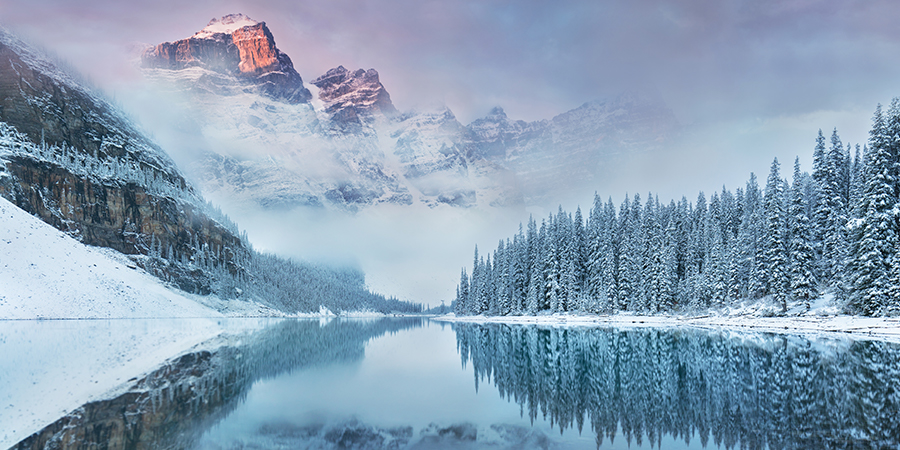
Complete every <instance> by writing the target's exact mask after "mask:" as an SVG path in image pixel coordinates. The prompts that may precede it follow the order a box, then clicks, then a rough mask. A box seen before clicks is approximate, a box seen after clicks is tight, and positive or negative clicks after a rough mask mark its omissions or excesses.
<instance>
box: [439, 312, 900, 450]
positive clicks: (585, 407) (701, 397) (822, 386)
mask: <svg viewBox="0 0 900 450" xmlns="http://www.w3.org/2000/svg"><path fill="white" fill-rule="evenodd" d="M454 329H455V331H456V333H457V334H456V335H457V346H458V350H459V352H460V355H461V358H462V361H463V365H464V366H465V365H466V364H467V363H471V365H472V366H473V368H474V372H475V384H476V389H477V386H478V383H479V382H481V383H483V382H484V381H485V380H488V381H489V382H491V383H493V384H494V385H496V387H497V389H498V390H499V391H500V394H501V395H502V396H504V397H505V398H507V399H510V400H512V401H514V402H516V403H518V404H519V405H520V406H521V408H522V410H523V414H525V415H527V416H528V417H530V418H531V419H532V421H534V420H535V419H537V418H543V419H549V420H550V421H552V423H553V424H554V425H555V426H556V427H558V428H559V429H560V430H564V429H566V428H570V427H577V429H578V430H579V432H580V431H581V430H582V428H583V427H584V425H585V423H588V424H590V426H591V428H592V430H593V431H594V432H595V433H596V443H597V445H598V446H600V445H602V444H603V442H604V439H609V440H613V439H614V438H615V437H616V436H617V435H621V436H624V439H626V440H627V442H628V444H629V446H630V445H631V443H632V442H634V443H635V444H637V445H642V444H643V443H644V442H648V443H650V444H651V445H654V446H657V447H659V446H661V444H662V441H663V437H664V436H671V437H674V438H675V439H676V440H682V441H684V442H685V443H688V444H689V443H690V442H691V440H692V439H699V440H700V441H701V444H702V445H703V446H704V447H706V446H707V444H708V443H709V440H710V438H712V442H714V443H715V445H717V446H720V447H721V446H724V447H726V448H742V449H744V448H746V449H762V448H772V449H783V448H897V447H898V445H900V390H898V387H900V346H898V345H896V344H889V343H883V342H872V341H849V340H847V341H844V340H828V341H815V342H814V341H810V340H806V339H803V338H799V337H789V336H782V335H763V334H728V333H709V332H706V331H699V330H653V329H635V330H611V329H593V328H590V329H589V328H568V329H567V328H540V327H535V326H515V325H513V326H510V325H502V324H488V325H476V324H455V325H454ZM619 439H621V438H619Z"/></svg>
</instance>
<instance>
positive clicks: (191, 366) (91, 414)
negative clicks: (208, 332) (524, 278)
mask: <svg viewBox="0 0 900 450" xmlns="http://www.w3.org/2000/svg"><path fill="white" fill-rule="evenodd" d="M423 320H424V319H421V318H407V319H381V320H369V321H366V320H332V321H331V322H328V323H327V324H325V325H320V323H319V322H318V321H311V320H282V321H279V322H277V323H276V324H274V325H271V326H269V327H268V328H266V329H264V330H262V331H260V332H256V333H254V334H252V335H250V336H247V337H244V338H242V339H241V340H240V342H238V343H237V344H235V345H234V346H225V347H221V348H219V349H216V350H213V351H211V352H210V351H201V352H197V353H191V354H187V355H184V356H182V357H180V358H176V359H175V360H172V361H170V362H169V363H168V364H166V365H165V366H163V367H161V368H160V369H158V370H156V371H155V372H153V373H151V374H150V375H148V376H146V377H144V378H143V379H141V380H138V381H135V382H134V384H133V385H132V387H131V388H130V389H129V390H128V392H127V393H125V394H123V395H121V396H119V397H117V398H114V399H111V400H104V401H98V402H92V403H88V404H86V405H84V406H82V407H81V408H79V409H77V410H75V411H73V412H72V413H70V414H69V415H67V416H66V417H63V418H62V419H60V420H58V421H56V422H54V423H53V424H51V425H49V426H48V427H46V428H45V429H43V430H41V431H40V432H38V433H35V434H34V435H32V436H30V437H29V438H27V439H25V440H23V441H22V442H20V443H19V444H17V445H16V446H14V447H13V448H15V449H44V448H58V449H76V448H78V449H80V448H112V449H114V448H190V447H192V446H193V445H194V444H195V442H196V440H197V439H198V438H199V437H200V435H201V434H202V433H203V432H204V431H205V430H206V429H207V428H208V427H210V426H211V425H212V424H214V423H215V422H216V421H218V420H220V419H221V418H222V417H224V416H225V415H226V414H227V413H228V412H230V411H231V410H232V409H233V408H234V407H236V406H237V404H238V403H239V402H240V400H241V399H242V398H243V396H244V395H246V393H247V391H248V390H249V389H250V387H251V386H252V384H253V383H254V382H255V381H257V380H260V379H266V378H270V377H273V376H275V375H278V374H280V373H284V372H286V371H290V370H297V369H302V368H306V367H313V366H317V365H324V364H331V363H337V362H352V361H360V360H362V358H363V356H364V351H365V344H366V342H368V341H369V340H371V339H374V338H376V337H379V336H381V335H383V334H385V333H393V332H397V331H400V330H404V329H409V328H416V327H420V326H422V323H423V322H422V321H423Z"/></svg>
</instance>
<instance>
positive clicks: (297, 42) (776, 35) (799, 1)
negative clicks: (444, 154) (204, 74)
mask: <svg viewBox="0 0 900 450" xmlns="http://www.w3.org/2000/svg"><path fill="white" fill-rule="evenodd" d="M231 12H242V13H244V14H246V15H248V16H250V17H251V18H253V19H255V20H258V21H265V22H267V24H268V25H269V28H270V29H271V30H272V32H273V34H274V36H275V39H276V42H277V45H278V46H279V48H281V49H282V50H283V51H285V52H286V53H288V54H289V55H290V56H291V58H292V59H293V61H294V64H295V66H296V68H297V70H298V71H299V72H300V74H301V76H302V77H303V78H304V80H306V81H309V80H311V79H314V78H316V77H318V76H319V75H321V74H323V73H325V71H326V70H328V69H329V68H332V67H335V66H337V65H344V66H346V67H348V68H357V67H362V68H367V69H368V68H375V69H377V70H378V71H379V72H380V73H381V74H382V81H383V83H384V84H385V85H386V87H387V88H388V90H389V92H390V93H391V95H392V97H393V98H394V101H395V103H396V104H397V106H398V107H399V108H400V109H409V108H412V107H414V106H416V104H418V103H420V102H435V101H437V102H445V103H447V104H448V105H449V106H450V107H451V108H452V109H453V110H454V111H455V112H456V114H457V115H458V117H460V119H461V120H462V121H463V122H465V123H467V122H469V121H471V120H473V119H475V118H477V117H479V116H482V115H484V114H486V113H487V111H488V110H489V109H490V108H491V107H492V106H495V105H502V106H503V107H504V108H505V109H506V110H507V113H508V114H509V115H510V117H512V118H522V119H526V120H532V119H539V118H547V117H552V116H553V115H555V114H558V113H560V112H564V111H566V110H568V109H571V108H574V107H576V106H578V105H580V104H581V103H583V102H584V101H586V100H590V99H594V98H600V97H604V96H606V95H610V94H614V93H616V92H618V91H621V90H622V89H626V88H634V87H637V88H650V89H656V90H658V91H659V92H660V93H662V95H663V97H664V98H665V99H666V100H667V101H668V102H669V104H670V106H671V107H672V108H673V109H674V110H675V111H676V114H677V115H678V117H679V119H681V120H682V121H683V122H685V123H695V122H698V121H706V120H710V119H711V118H716V119H721V118H723V115H724V116H727V117H729V118H730V117H735V116H740V117H747V116H753V117H756V116H759V117H773V116H795V115H802V114H809V113H812V112H815V111H821V110H846V109H853V108H860V107H863V108H865V109H866V110H867V111H869V112H871V111H872V110H873V109H874V106H875V102H878V101H881V102H886V101H889V100H890V97H891V96H893V95H896V94H897V92H898V91H900V89H898V88H897V80H900V62H898V61H900V58H897V57H896V56H897V55H900V27H897V26H896V18H897V17H900V2H895V1H877V0H859V1H816V0H773V1H769V0H749V1H677V2H676V1H672V2H667V1H654V0H649V1H648V0H627V1H626V0H623V1H600V0H584V1H573V0H562V1H554V2H549V1H534V0H512V1H491V0H471V1H466V0H462V1H454V0H439V1H429V0H396V1H390V0H380V1H365V0H362V1H360V0H328V1H321V0H318V1H296V0H272V1H258V0H254V1H235V0H231V1H210V0H192V1H183V0H177V1H176V0H156V1H152V2H129V1H122V0H97V1H77V2H72V1H69V0H27V1H24V0H0V23H2V24H4V25H5V26H6V27H8V28H11V29H13V30H14V31H18V32H19V33H21V34H24V35H26V36H27V37H28V38H29V39H30V40H32V41H39V42H40V43H43V44H44V45H46V46H47V47H49V48H51V49H53V50H55V51H56V52H58V53H59V54H61V55H62V56H63V57H65V58H67V59H69V60H71V62H72V63H73V64H74V65H75V66H76V67H77V68H79V69H80V70H82V71H83V72H85V73H87V74H89V75H90V76H91V78H93V79H94V80H95V81H96V82H97V83H99V84H101V85H102V86H108V87H109V88H110V89H115V86H116V83H118V82H121V81H122V80H123V79H127V78H128V77H129V76H134V74H133V73H131V74H129V69H130V68H128V67H127V66H125V65H124V61H123V60H122V58H121V56H122V54H123V52H124V51H126V50H127V49H128V47H129V45H131V44H135V43H147V44H156V43H159V42H163V41H173V40H177V39H181V38H185V37H188V36H190V35H191V34H193V33H194V32H195V31H197V30H199V29H200V28H202V27H203V26H205V25H206V23H207V22H208V21H209V20H210V19H211V18H213V17H219V16H222V15H225V14H227V13H231ZM823 126H827V125H823Z"/></svg>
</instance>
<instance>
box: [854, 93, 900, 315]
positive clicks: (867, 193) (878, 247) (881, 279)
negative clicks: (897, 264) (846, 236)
mask: <svg viewBox="0 0 900 450" xmlns="http://www.w3.org/2000/svg"><path fill="white" fill-rule="evenodd" d="M890 144H891V141H890V136H889V130H888V129H887V123H886V119H885V117H884V115H883V114H882V111H881V105H878V107H877V108H876V110H875V117H874V119H873V125H872V130H871V132H870V134H869V152H868V154H867V157H868V158H867V159H868V160H867V161H866V162H867V164H866V168H865V180H866V183H865V187H864V190H863V193H862V195H861V198H860V204H859V205H858V208H859V209H858V212H859V213H860V215H861V217H860V219H859V220H856V221H854V222H853V224H852V229H851V236H852V237H851V246H850V261H849V264H848V271H849V272H850V274H849V275H850V284H851V290H852V291H851V292H850V298H849V303H848V308H849V309H850V310H851V311H852V312H855V313H860V314H865V315H875V314H879V313H882V312H883V311H884V310H885V309H888V308H889V306H890V304H891V303H892V302H893V300H892V299H891V298H890V290H891V286H890V281H891V280H890V276H891V272H892V268H891V265H892V262H893V257H894V254H895V253H896V251H897V235H896V223H895V221H896V219H895V217H894V214H893V211H892V210H893V209H894V205H895V203H896V198H895V196H894V183H895V181H894V180H893V178H892V175H891V173H892V170H893V162H892V160H891V154H890V150H891V149H890Z"/></svg>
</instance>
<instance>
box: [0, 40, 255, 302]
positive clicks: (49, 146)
mask: <svg viewBox="0 0 900 450" xmlns="http://www.w3.org/2000/svg"><path fill="white" fill-rule="evenodd" d="M0 195H2V196H3V197H5V198H7V199H8V200H10V201H11V202H13V203H14V204H15V205H16V206H18V207H19V208H22V209H23V210H25V211H27V212H29V213H30V214H32V215H34V216H37V217H39V218H40V219H42V220H43V221H44V222H47V223H48V224H50V225H52V226H54V227H56V228H57V229H60V230H62V231H65V232H67V233H69V234H70V235H72V236H75V237H76V238H78V239H80V240H81V241H82V242H84V243H85V244H88V245H95V246H100V247H107V248H111V249H115V250H117V251H119V252H122V253H125V254H129V255H149V254H151V253H153V252H154V250H157V249H163V250H164V251H165V253H166V255H167V256H169V257H170V258H171V259H173V260H175V259H178V260H189V259H190V258H191V257H192V256H193V255H194V254H195V253H197V251H198V250H199V249H201V248H203V249H208V250H209V252H207V253H208V254H212V255H215V258H216V261H215V264H216V265H222V266H230V267H231V269H232V271H233V270H236V269H235V267H234V264H235V261H236V259H239V258H241V257H244V256H245V255H246V254H247V252H248V250H247V248H246V246H245V245H244V244H243V243H242V241H241V239H240V237H239V236H238V235H237V234H236V231H235V230H234V229H233V228H232V227H229V226H228V225H227V222H226V223H224V224H223V222H222V221H220V220H218V219H214V218H212V217H211V216H210V215H208V214H207V211H206V210H205V203H204V202H203V200H202V199H201V198H200V197H199V195H198V194H197V193H196V192H195V191H194V189H193V188H192V187H191V186H190V185H189V184H188V183H187V182H186V181H185V179H184V177H183V176H182V175H181V174H180V172H179V171H178V169H177V168H176V167H175V165H174V163H172V161H171V160H170V159H169V158H168V156H167V155H166V154H165V153H164V152H162V150H160V149H159V148H158V147H156V146H155V145H154V144H152V143H151V142H150V141H149V140H147V138H145V137H144V136H143V135H142V134H141V133H139V132H138V131H137V130H136V129H135V127H134V126H133V125H131V124H130V123H129V122H128V121H127V120H126V119H124V118H123V116H122V115H121V114H120V113H118V112H117V111H116V110H115V108H113V107H112V106H111V105H109V104H108V103H107V102H105V101H103V100H102V99H100V98H99V97H97V96H96V95H94V94H92V93H91V92H90V91H88V90H87V89H85V88H83V87H81V86H80V85H79V84H78V83H77V82H76V81H75V80H73V79H71V78H70V77H68V76H67V75H65V74H64V73H62V72H61V71H59V70H58V69H57V68H55V67H54V66H53V65H52V64H51V63H49V62H47V61H46V60H45V59H42V57H41V56H40V55H37V54H36V53H34V52H33V51H31V50H30V49H28V48H27V47H26V46H24V45H23V44H22V43H21V42H19V41H18V40H16V39H15V38H14V37H12V36H10V35H8V34H4V33H3V32H2V31H0ZM170 250H171V251H170ZM191 277H192V275H191V274H183V275H182V276H180V277H179V279H177V280H172V281H175V282H176V284H178V285H179V286H182V287H185V288H187V290H189V291H192V292H201V293H204V290H205V289H203V288H199V287H197V280H195V279H190V278H191Z"/></svg>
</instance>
